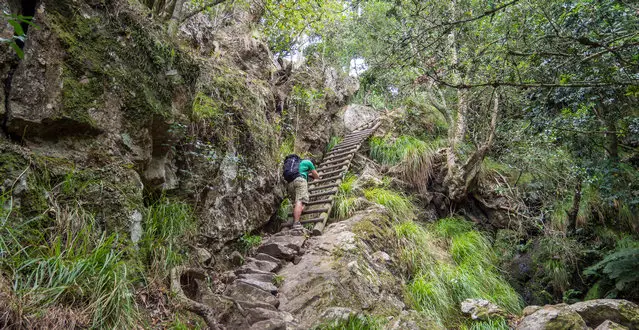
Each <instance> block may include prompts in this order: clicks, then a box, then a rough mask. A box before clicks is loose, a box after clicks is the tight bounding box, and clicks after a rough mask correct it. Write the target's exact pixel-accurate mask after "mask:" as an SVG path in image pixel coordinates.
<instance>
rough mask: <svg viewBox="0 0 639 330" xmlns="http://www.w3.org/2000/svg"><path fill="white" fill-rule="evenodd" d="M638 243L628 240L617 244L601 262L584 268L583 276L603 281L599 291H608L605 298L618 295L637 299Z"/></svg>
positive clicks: (638, 291) (638, 276) (638, 295)
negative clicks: (594, 277)
mask: <svg viewBox="0 0 639 330" xmlns="http://www.w3.org/2000/svg"><path fill="white" fill-rule="evenodd" d="M637 269H639V241H636V240H632V239H629V238H626V239H623V240H621V241H619V242H618V243H617V247H616V248H615V250H614V251H612V252H611V253H610V254H608V255H606V256H605V257H604V258H603V260H601V261H599V262H598V263H596V264H594V265H592V266H590V267H588V268H586V269H585V270H584V274H586V275H591V276H596V277H597V278H601V279H603V281H602V282H601V283H599V284H598V285H599V286H600V287H601V288H600V289H599V290H604V289H605V290H609V291H607V292H606V293H605V297H609V298H616V297H618V296H620V295H623V296H625V297H630V298H636V297H639V290H637V283H638V282H639V274H637Z"/></svg>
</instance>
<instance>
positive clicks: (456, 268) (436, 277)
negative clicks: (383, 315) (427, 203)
mask: <svg viewBox="0 0 639 330" xmlns="http://www.w3.org/2000/svg"><path fill="white" fill-rule="evenodd" d="M395 231H396V234H397V237H398V238H400V239H402V240H404V241H403V244H400V246H402V250H401V251H400V252H401V256H400V259H401V260H400V261H401V263H402V264H403V265H404V267H403V268H404V269H408V270H410V273H411V274H410V275H411V276H412V277H411V279H410V281H409V282H408V283H407V284H406V286H405V295H406V299H407V302H408V303H409V305H411V306H412V307H413V308H414V309H415V310H418V311H420V312H422V313H424V314H425V315H427V316H428V317H430V318H431V319H433V320H434V321H436V322H437V323H439V324H440V325H442V326H445V327H459V326H461V324H462V323H463V320H464V318H463V317H462V316H461V314H460V312H459V305H460V304H461V302H462V301H463V300H465V299H467V298H481V299H487V300H489V301H491V302H493V303H495V304H497V305H499V306H501V307H502V308H504V309H505V310H507V311H509V312H512V313H516V312H518V311H519V310H520V309H521V305H522V301H521V298H520V297H519V295H518V294H517V293H516V292H515V291H514V290H513V289H512V288H511V287H510V286H509V285H508V283H507V282H506V281H505V279H504V278H503V277H502V276H501V275H500V274H499V272H498V269H497V268H496V266H495V265H496V263H497V258H496V255H495V254H494V253H493V251H492V246H491V242H490V240H489V239H488V238H487V237H486V236H484V235H483V234H481V233H480V232H478V231H476V230H474V229H473V227H472V224H470V223H469V222H466V221H464V220H460V219H455V218H447V219H442V220H440V221H438V222H437V223H435V224H432V225H430V226H427V227H423V226H420V225H418V224H416V223H413V222H405V223H400V224H396V225H395ZM477 326H479V325H477Z"/></svg>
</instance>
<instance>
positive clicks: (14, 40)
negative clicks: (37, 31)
mask: <svg viewBox="0 0 639 330" xmlns="http://www.w3.org/2000/svg"><path fill="white" fill-rule="evenodd" d="M2 16H3V17H4V18H5V19H6V20H7V22H8V23H9V25H11V26H12V27H13V36H11V38H0V44H8V45H9V47H11V49H13V51H14V52H15V53H16V55H18V57H19V58H23V57H24V51H22V47H21V46H20V45H18V42H20V43H22V44H24V42H25V41H26V40H27V34H26V31H25V30H24V29H23V24H24V25H25V26H27V27H28V26H33V27H37V26H36V25H35V24H33V22H32V20H33V17H32V16H22V15H16V14H9V13H8V12H6V11H5V12H3V13H2Z"/></svg>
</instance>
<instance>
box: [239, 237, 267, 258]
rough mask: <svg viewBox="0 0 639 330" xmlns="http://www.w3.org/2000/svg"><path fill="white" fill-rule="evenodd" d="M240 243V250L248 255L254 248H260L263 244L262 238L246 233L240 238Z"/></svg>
mask: <svg viewBox="0 0 639 330" xmlns="http://www.w3.org/2000/svg"><path fill="white" fill-rule="evenodd" d="M239 243H240V250H242V252H244V253H246V252H248V251H250V250H251V249H252V248H254V247H258V246H259V245H260V244H262V236H259V235H251V234H249V233H245V234H244V235H242V237H240V240H239Z"/></svg>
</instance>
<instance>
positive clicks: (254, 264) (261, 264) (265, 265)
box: [239, 251, 281, 272]
mask: <svg viewBox="0 0 639 330" xmlns="http://www.w3.org/2000/svg"><path fill="white" fill-rule="evenodd" d="M258 252H259V251H258ZM246 260H247V263H246V264H244V265H243V266H242V267H240V268H239V269H255V270H259V271H262V272H277V271H278V270H280V267H281V266H280V264H279V263H275V262H271V261H264V260H257V259H253V258H247V259H246Z"/></svg>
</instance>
